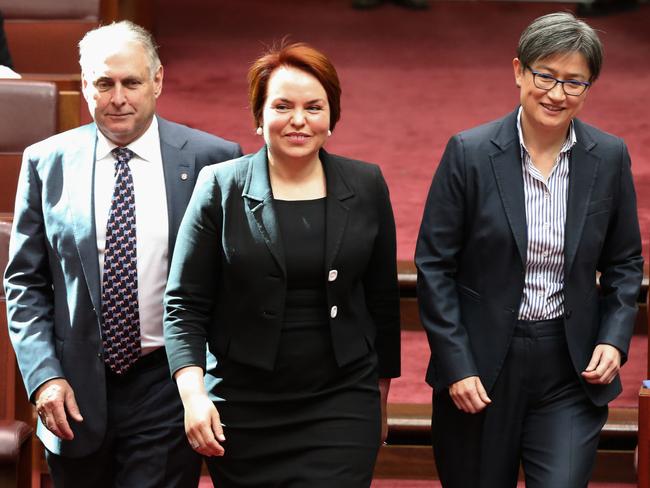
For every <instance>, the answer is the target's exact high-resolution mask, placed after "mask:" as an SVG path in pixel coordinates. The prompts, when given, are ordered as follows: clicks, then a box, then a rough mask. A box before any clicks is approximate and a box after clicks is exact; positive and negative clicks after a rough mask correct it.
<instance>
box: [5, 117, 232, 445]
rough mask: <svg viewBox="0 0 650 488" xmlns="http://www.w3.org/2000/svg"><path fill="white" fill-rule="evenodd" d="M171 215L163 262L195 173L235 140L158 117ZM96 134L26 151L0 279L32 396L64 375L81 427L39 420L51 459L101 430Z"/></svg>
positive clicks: (72, 134) (220, 157) (98, 436)
mask: <svg viewBox="0 0 650 488" xmlns="http://www.w3.org/2000/svg"><path fill="white" fill-rule="evenodd" d="M158 124H159V134H160V145H161V155H162V161H163V170H164V178H165V187H166V194H167V206H168V218H169V256H170V259H171V256H172V251H173V249H174V242H175V239H176V234H177V231H178V227H179V225H180V222H181V219H182V217H183V213H184V211H185V207H186V205H187V202H188V201H189V199H190V196H191V193H192V189H193V186H194V183H195V181H196V176H197V174H198V172H199V170H200V169H201V168H202V167H204V166H206V165H209V164H212V163H217V162H221V161H225V160H227V159H231V158H235V157H238V156H239V155H240V154H241V150H240V148H239V146H238V145H237V144H234V143H232V142H229V141H225V140H223V139H220V138H218V137H216V136H212V135H209V134H206V133H204V132H200V131H197V130H194V129H190V128H188V127H185V126H182V125H179V124H175V123H172V122H169V121H166V120H164V119H162V118H158ZM96 140H97V128H96V126H95V124H89V125H86V126H83V127H79V128H77V129H73V130H71V131H68V132H64V133H62V134H58V135H56V136H53V137H51V138H49V139H46V140H44V141H41V142H39V143H37V144H35V145H33V146H30V147H29V148H27V149H26V150H25V153H24V157H23V164H22V168H21V174H20V178H19V183H18V191H17V196H16V209H15V214H14V229H13V233H12V240H11V246H10V258H9V265H8V267H7V270H6V274H5V288H6V290H7V310H8V319H9V329H10V336H11V340H12V342H13V345H14V349H15V351H16V356H17V359H18V363H19V366H20V370H21V373H22V376H23V380H24V382H25V386H26V389H27V392H28V394H29V396H30V399H32V401H34V400H35V399H34V397H33V395H34V392H35V391H36V389H37V388H38V387H39V386H40V385H42V384H43V383H45V382H46V381H48V380H50V379H53V378H57V377H61V378H65V379H66V380H67V381H68V382H69V383H70V385H71V386H72V389H73V391H74V393H75V396H76V400H77V403H78V405H79V408H80V411H81V412H82V415H84V421H83V422H80V423H77V422H71V428H72V430H73V432H74V435H75V438H74V440H73V441H61V440H60V439H59V438H57V437H56V436H54V435H53V434H52V433H51V432H50V431H48V430H47V429H46V428H44V426H43V425H42V424H41V423H40V421H39V425H38V429H37V433H38V436H39V437H40V439H41V440H42V441H43V443H44V445H45V446H46V447H47V449H48V450H49V451H51V452H52V453H54V454H59V455H62V456H69V457H81V456H84V455H87V454H90V453H92V452H93V451H95V450H96V449H97V448H98V446H99V445H100V444H101V442H102V440H103V438H104V434H105V431H106V428H107V407H106V377H105V366H104V361H103V354H102V340H101V303H100V288H101V279H100V272H99V264H98V257H97V242H96V232H95V222H94V196H93V187H94V184H93V181H94V167H95V164H94V161H95V145H96Z"/></svg>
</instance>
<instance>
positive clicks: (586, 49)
mask: <svg viewBox="0 0 650 488" xmlns="http://www.w3.org/2000/svg"><path fill="white" fill-rule="evenodd" d="M572 52H579V53H581V54H582V55H583V56H584V57H585V60H586V61H587V65H588V66H589V71H590V78H589V80H590V81H594V80H596V78H598V75H599V74H600V69H601V67H602V64H603V45H602V43H601V42H600V39H599V38H598V34H596V31H595V30H594V29H592V28H591V27H590V26H589V25H588V24H587V23H586V22H584V21H582V20H580V19H577V18H575V17H574V16H573V15H572V14H570V13H567V12H556V13H552V14H548V15H544V16H542V17H539V18H537V19H535V20H534V21H533V22H532V23H531V24H530V25H529V26H528V27H526V29H524V31H523V32H522V33H521V37H520V38H519V45H518V46H517V57H518V58H519V61H521V63H522V64H523V65H524V66H531V65H532V63H534V62H535V61H537V60H540V59H545V58H548V57H549V56H553V55H555V54H562V53H572Z"/></svg>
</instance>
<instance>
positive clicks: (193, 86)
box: [157, 0, 650, 259]
mask: <svg viewBox="0 0 650 488" xmlns="http://www.w3.org/2000/svg"><path fill="white" fill-rule="evenodd" d="M348 3H349V0H283V1H282V2H270V1H268V0H237V1H227V0H212V1H209V2H208V1H205V0H187V1H185V2H183V5H182V7H180V6H179V4H178V2H175V1H173V0H159V2H158V12H159V19H160V23H159V29H158V33H157V40H158V42H159V44H160V45H161V54H162V60H163V63H164V64H165V68H166V71H165V90H164V93H163V96H162V97H161V99H160V105H159V106H160V113H161V114H162V115H165V116H169V117H170V118H173V119H175V120H179V121H182V122H185V123H187V124H189V125H192V126H195V127H199V128H201V129H205V130H207V131H210V132H214V133H217V134H220V135H222V136H224V137H227V138H230V139H234V140H236V141H239V142H240V143H242V145H243V147H244V149H245V151H247V152H251V151H254V150H256V149H257V148H258V147H259V146H260V145H261V140H260V138H259V137H257V136H255V135H254V132H253V127H252V124H251V119H250V116H249V114H248V111H247V101H246V84H245V75H246V69H247V67H248V65H249V64H250V62H251V61H252V60H253V59H254V58H255V57H256V56H257V55H259V54H260V53H261V51H262V49H263V46H264V45H265V44H271V43H273V42H274V41H275V40H278V39H281V38H282V37H283V36H285V35H290V36H291V39H292V40H296V41H297V40H301V41H307V42H310V43H312V44H314V45H315V46H316V47H318V48H320V49H322V50H324V51H325V52H327V53H328V54H329V55H330V57H331V58H332V60H333V61H334V63H335V65H336V67H337V69H338V71H339V74H340V77H341V81H342V85H343V101H342V103H343V112H342V120H341V123H340V125H339V126H338V127H337V130H336V131H335V134H334V135H333V137H332V139H331V140H330V142H329V143H328V148H329V149H330V150H331V151H332V152H337V153H340V154H344V155H347V156H351V157H356V158H360V159H364V160H368V161H374V162H377V163H379V164H380V165H381V167H382V169H383V171H384V173H385V175H386V177H387V179H388V183H389V186H390V188H391V193H392V200H393V206H394V209H395V213H396V218H397V229H398V254H399V258H400V259H411V258H412V256H413V251H414V247H415V240H416V237H417V230H418V227H419V221H420V215H421V211H422V205H423V202H424V199H425V195H426V191H427V189H428V186H429V183H430V180H431V176H432V175H433V172H434V170H435V167H436V166H437V163H438V160H439V158H440V156H441V153H442V150H443V148H444V145H445V144H446V141H447V140H448V138H449V137H450V136H451V135H452V134H453V133H455V132H457V131H458V130H461V129H464V128H468V127H471V126H474V125H477V124H479V123H481V122H485V121H488V120H491V119H494V118H496V117H499V116H501V115H503V114H505V113H506V112H509V111H510V110H512V109H513V108H514V107H515V106H516V104H517V103H518V91H517V89H516V87H515V84H514V80H513V76H512V69H511V60H512V58H513V56H514V52H515V47H516V44H517V40H518V36H519V34H520V32H521V30H522V29H523V27H525V26H526V25H527V24H528V23H529V22H530V21H531V20H532V19H533V18H535V17H537V16H539V15H542V14H545V13H548V12H551V11H557V10H567V9H571V8H573V6H574V4H571V3H566V4H563V3H539V2H533V3H529V2H523V3H515V2H476V1H468V2H461V1H454V2H432V8H431V9H430V10H429V11H426V12H413V11H408V10H404V9H401V8H399V7H397V6H395V5H386V6H384V7H382V8H380V9H377V10H374V11H364V12H359V11H354V10H352V9H350V8H349V6H348ZM590 23H591V24H592V25H593V26H594V27H596V28H597V29H599V30H600V31H601V34H602V39H603V42H604V44H605V51H606V55H605V65H604V69H603V73H602V76H601V79H600V80H598V82H597V83H596V85H595V86H594V88H593V89H592V90H591V92H590V93H589V100H588V101H587V103H586V107H585V110H584V112H583V114H582V116H583V119H584V120H586V121H587V122H591V123H593V124H595V125H596V126H598V127H600V128H602V129H603V130H606V131H609V132H612V133H615V134H617V135H620V136H622V137H624V138H625V140H626V141H627V143H628V146H629V148H630V153H631V155H632V161H633V170H634V175H635V180H636V184H637V193H638V194H639V209H640V212H639V213H640V215H641V228H642V231H643V237H644V251H645V253H644V254H645V255H646V256H648V252H647V251H648V237H649V236H650V118H649V116H648V113H649V112H650V63H648V62H647V61H648V59H650V35H648V30H647V26H648V25H649V24H650V4H644V5H642V6H641V7H640V8H639V9H638V10H637V11H634V12H628V13H624V14H618V15H612V16H609V17H600V18H594V19H590Z"/></svg>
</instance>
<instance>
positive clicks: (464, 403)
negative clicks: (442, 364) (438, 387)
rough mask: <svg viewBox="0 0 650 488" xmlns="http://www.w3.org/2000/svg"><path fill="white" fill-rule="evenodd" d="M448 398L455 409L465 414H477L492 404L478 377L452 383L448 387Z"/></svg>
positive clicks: (469, 377)
mask: <svg viewBox="0 0 650 488" xmlns="http://www.w3.org/2000/svg"><path fill="white" fill-rule="evenodd" d="M449 396H450V397H451V399H452V400H453V402H454V405H456V408H458V410H462V411H463V412H465V413H479V412H481V411H483V410H484V409H485V407H487V406H488V405H489V404H490V403H492V400H490V397H489V396H488V394H487V392H486V391H485V388H483V383H482V382H481V379H480V378H479V377H478V376H468V377H467V378H463V379H462V380H460V381H457V382H455V383H452V384H451V385H450V386H449Z"/></svg>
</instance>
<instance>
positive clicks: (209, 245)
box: [163, 167, 221, 374]
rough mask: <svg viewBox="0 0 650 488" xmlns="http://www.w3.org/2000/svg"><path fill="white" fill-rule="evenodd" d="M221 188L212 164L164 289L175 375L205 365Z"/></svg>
mask: <svg viewBox="0 0 650 488" xmlns="http://www.w3.org/2000/svg"><path fill="white" fill-rule="evenodd" d="M219 195H220V192H219V189H218V186H217V185H216V179H215V177H214V174H213V172H212V169H211V168H210V167H206V168H204V169H203V170H201V173H200V174H199V177H198V180H197V183H196V187H195V188H194V193H193V194H192V198H191V199H190V203H189V205H188V207H187V210H186V212H185V216H184V217H183V221H182V223H181V226H180V229H179V231H178V237H177V239H176V248H175V250H174V256H173V258H172V264H171V268H170V272H169V278H168V280H167V289H166V290H165V298H164V304H165V314H164V319H163V329H164V336H165V346H166V348H167V356H168V358H169V367H170V369H171V372H172V374H173V373H175V372H176V371H178V370H179V369H181V368H183V367H185V366H200V367H201V368H203V370H204V371H205V368H206V364H205V361H206V356H205V351H206V341H207V337H208V328H209V327H210V323H211V318H212V310H213V308H214V300H215V296H216V292H217V282H218V276H219V273H220V265H221V264H220V263H221V261H220V259H221V256H220V251H219V250H220V249H221V240H220V235H221V219H220V212H221V210H220V208H221V207H220V196H219Z"/></svg>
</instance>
